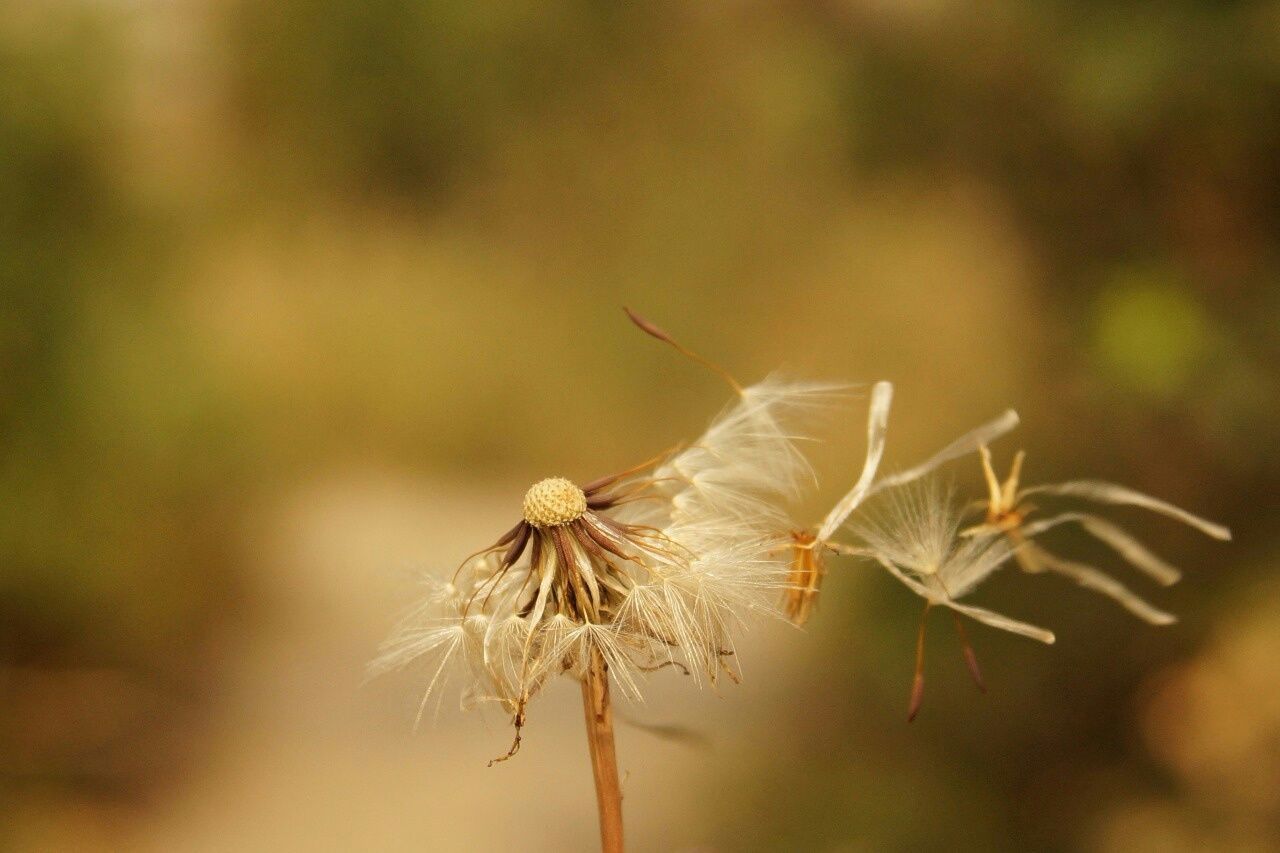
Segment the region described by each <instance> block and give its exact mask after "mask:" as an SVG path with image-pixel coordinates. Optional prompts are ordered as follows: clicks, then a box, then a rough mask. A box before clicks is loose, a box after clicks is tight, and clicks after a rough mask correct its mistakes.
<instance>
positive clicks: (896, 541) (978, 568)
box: [853, 480, 1054, 643]
mask: <svg viewBox="0 0 1280 853" xmlns="http://www.w3.org/2000/svg"><path fill="white" fill-rule="evenodd" d="M961 521H962V512H961V510H960V509H959V508H957V507H956V506H955V505H954V503H953V501H952V500H951V496H950V494H949V493H944V492H943V491H942V489H941V488H940V487H939V486H938V484H937V481H936V480H927V481H925V482H924V483H923V484H915V485H914V486H908V487H906V488H902V489H898V490H895V491H893V492H891V493H890V494H889V495H888V496H887V501H886V503H885V505H884V506H883V507H881V508H880V512H879V513H878V514H873V515H868V516H866V517H862V518H859V519H858V520H857V521H856V522H855V523H854V531H855V532H856V534H857V535H858V537H859V539H860V540H861V547H860V548H858V549H854V550H853V553H857V554H860V555H862V556H867V557H870V558H871V559H873V560H875V561H876V562H877V563H879V564H880V565H881V566H883V567H884V568H885V569H886V570H888V571H889V572H890V573H891V574H892V575H893V576H894V577H896V578H897V579H898V580H900V581H902V583H903V584H904V585H906V586H907V588H908V589H910V590H911V591H912V592H914V593H916V594H917V595H919V596H920V597H922V598H924V599H925V600H926V601H929V602H930V603H932V604H937V605H942V606H944V607H949V608H951V609H952V610H955V611H957V612H959V613H963V614H965V615H966V616H970V617H972V618H973V619H976V620H977V621H979V622H982V623H984V624H986V625H990V626H992V627H993V628H1000V629H1001V630H1005V631H1010V632H1012V633H1015V634H1020V635H1022V636H1024V637H1030V638H1032V639H1035V640H1039V641H1040V642H1043V643H1052V642H1053V641H1054V636H1053V633H1052V632H1050V631H1047V630H1045V629H1044V628H1040V627H1037V626H1035V625H1030V624H1028V623H1025V622H1020V621H1018V620H1016V619H1011V618H1009V617H1008V616H1004V615H1002V614H999V613H995V612H993V611H991V610H987V609H985V608H981V607H974V606H972V605H969V604H965V603H963V602H961V601H960V599H961V598H963V597H964V596H966V595H968V594H969V593H970V592H971V591H973V589H974V588H976V587H977V586H978V585H979V584H981V583H982V582H983V581H984V580H986V579H987V578H988V577H989V576H990V575H991V574H992V572H994V571H995V570H996V569H998V568H999V567H1000V566H1002V565H1004V563H1005V562H1007V561H1008V560H1009V558H1010V557H1012V556H1013V548H1012V547H1011V546H1010V545H1009V544H1008V542H1007V541H1005V540H1004V539H1003V538H1002V537H1000V536H998V535H993V534H982V535H975V536H963V537H962V536H960V535H959V533H960V525H961Z"/></svg>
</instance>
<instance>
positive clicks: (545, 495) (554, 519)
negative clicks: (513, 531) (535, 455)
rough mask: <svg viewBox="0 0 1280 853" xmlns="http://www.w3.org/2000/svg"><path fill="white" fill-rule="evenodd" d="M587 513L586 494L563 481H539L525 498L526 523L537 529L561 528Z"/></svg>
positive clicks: (552, 478)
mask: <svg viewBox="0 0 1280 853" xmlns="http://www.w3.org/2000/svg"><path fill="white" fill-rule="evenodd" d="M586 511H587V495H586V492H584V491H582V489H580V488H578V487H577V486H576V485H574V484H573V483H572V482H571V481H569V480H566V479H565V478H564V477H547V478H546V479H545V480H539V481H538V482H536V483H534V484H533V485H532V486H530V487H529V491H527V492H525V495H524V520H525V521H527V522H529V523H530V524H532V525H533V526H534V527H537V528H544V527H561V526H563V525H566V524H569V523H571V522H574V521H577V520H578V519H579V518H582V515H583V513H585V512H586Z"/></svg>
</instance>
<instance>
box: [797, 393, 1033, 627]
mask: <svg viewBox="0 0 1280 853" xmlns="http://www.w3.org/2000/svg"><path fill="white" fill-rule="evenodd" d="M892 403H893V385H892V384H891V383H889V382H877V383H876V384H875V385H874V386H873V387H872V389H871V399H870V402H869V404H868V406H867V450H866V456H865V458H864V460H863V464H862V472H861V473H860V474H859V476H858V479H857V481H856V482H855V483H854V485H853V488H852V489H850V490H849V492H848V493H847V494H845V496H844V497H842V498H841V499H840V500H839V501H838V502H837V503H836V504H835V506H833V507H832V508H831V511H830V512H829V513H827V515H826V517H825V518H824V519H823V520H822V522H821V523H820V524H819V525H817V527H816V528H813V529H811V530H796V531H793V532H792V533H791V542H790V559H791V570H790V575H789V581H790V583H789V588H788V590H787V592H786V593H785V596H784V601H783V609H784V611H785V613H786V615H787V618H788V619H790V620H791V622H793V623H794V624H796V625H804V624H805V623H806V622H807V621H808V620H809V618H810V616H811V615H812V614H813V609H814V606H815V604H816V600H817V597H818V593H819V592H820V591H821V587H822V582H823V580H824V579H825V577H826V561H825V556H826V555H827V554H828V553H840V552H841V551H842V549H843V546H842V545H840V544H839V543H837V542H835V541H833V539H834V536H835V534H836V533H837V531H839V529H840V528H841V526H842V525H844V524H845V522H846V521H848V519H849V518H850V516H851V515H852V514H853V513H854V512H855V511H856V510H857V509H858V508H859V507H860V506H862V504H863V503H864V502H865V501H866V500H867V499H868V498H870V497H872V496H874V495H876V494H878V493H880V492H882V491H884V490H886V489H891V488H896V487H900V486H906V485H908V484H910V483H913V482H915V481H917V480H919V479H921V478H922V477H925V476H927V475H928V474H930V473H932V472H933V471H935V470H937V469H938V468H939V467H940V466H942V465H944V464H946V463H947V462H949V461H951V460H952V459H956V458H958V457H960V456H963V455H964V454H966V453H972V452H974V451H976V450H977V449H978V447H980V446H981V445H982V444H984V443H985V442H989V441H992V440H994V439H996V438H998V437H999V436H1001V435H1003V434H1005V433H1007V432H1009V431H1010V430H1012V429H1013V428H1014V427H1016V426H1017V425H1018V415H1017V413H1016V412H1014V411H1012V410H1009V411H1006V412H1004V413H1003V414H1002V415H1000V416H999V417H998V418H995V419H994V420H992V421H989V422H987V423H985V424H983V425H981V426H979V427H978V428H976V429H974V430H971V431H970V432H968V433H966V434H964V435H962V436H961V437H960V438H957V439H956V440H955V441H953V442H951V443H950V444H948V445H947V446H946V447H944V448H942V449H941V450H939V451H938V452H937V453H935V454H934V455H933V456H931V457H929V458H928V459H926V460H925V461H924V462H922V463H920V464H919V465H916V466H914V467H913V468H909V469H907V470H906V471H902V472H899V473H896V474H891V475H889V476H886V477H882V478H880V479H877V478H876V474H877V472H878V471H879V467H880V462H881V460H882V459H883V458H884V450H885V444H886V441H887V435H888V425H889V409H890V407H891V405H892Z"/></svg>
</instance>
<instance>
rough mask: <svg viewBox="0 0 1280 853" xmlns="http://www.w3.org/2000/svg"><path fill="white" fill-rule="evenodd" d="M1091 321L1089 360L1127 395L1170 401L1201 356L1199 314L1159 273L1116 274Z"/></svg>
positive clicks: (1203, 341) (1204, 344) (1204, 334)
mask: <svg viewBox="0 0 1280 853" xmlns="http://www.w3.org/2000/svg"><path fill="white" fill-rule="evenodd" d="M1093 315H1094V316H1093V342H1092V349H1093V353H1094V356H1095V358H1096V359H1097V362H1098V364H1099V366H1100V368H1101V370H1102V371H1103V372H1104V373H1105V374H1106V375H1107V376H1108V378H1110V379H1111V380H1112V381H1114V382H1116V383H1118V384H1120V385H1122V386H1124V387H1125V388H1127V389H1129V390H1133V391H1139V392H1141V393H1143V394H1147V395H1151V396H1156V397H1170V396H1173V395H1175V394H1177V393H1178V392H1179V391H1181V390H1183V389H1185V388H1186V387H1187V385H1188V384H1190V383H1191V381H1192V380H1193V378H1194V376H1195V374H1196V373H1197V371H1198V368H1199V366H1200V365H1201V364H1202V363H1203V360H1204V358H1205V356H1206V354H1207V350H1208V344H1209V337H1210V335H1209V322H1208V319H1207V318H1206V317H1205V315H1204V311H1203V309H1202V308H1201V307H1200V305H1198V304H1197V303H1196V301H1195V300H1194V299H1193V298H1192V297H1191V296H1190V294H1188V293H1187V292H1186V291H1185V290H1183V289H1180V288H1179V287H1178V286H1177V285H1176V284H1175V283H1174V282H1172V281H1170V280H1169V279H1168V278H1167V277H1165V276H1162V275H1161V274H1159V273H1152V272H1146V271H1138V272H1135V271H1129V272H1124V273H1121V274H1120V275H1118V276H1117V277H1116V278H1115V280H1114V281H1113V283H1112V285H1111V287H1109V288H1108V289H1107V290H1105V291H1104V292H1103V293H1102V294H1101V296H1100V297H1099V298H1098V300H1097V303H1096V304H1095V306H1094V312H1093Z"/></svg>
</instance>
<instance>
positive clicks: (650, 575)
mask: <svg viewBox="0 0 1280 853" xmlns="http://www.w3.org/2000/svg"><path fill="white" fill-rule="evenodd" d="M830 390H831V386H828V385H823V384H818V383H798V382H790V381H786V380H782V379H778V378H770V379H766V380H765V381H763V382H761V383H759V384H757V385H754V386H751V387H749V388H745V389H741V391H740V393H739V395H738V399H737V400H736V401H735V402H734V403H733V404H732V405H731V406H730V407H729V408H728V409H726V411H724V412H723V413H722V414H721V415H720V416H719V417H717V418H716V419H715V420H714V421H713V423H712V424H711V426H710V428H709V429H708V430H707V431H706V433H705V434H704V435H703V436H702V437H701V438H700V439H699V440H698V441H697V442H695V443H694V444H692V445H690V446H689V447H687V448H685V449H683V450H681V451H679V452H677V453H674V454H673V455H671V456H670V457H669V458H666V459H665V460H664V461H662V462H660V463H659V464H657V465H656V466H655V465H654V464H653V463H652V462H650V463H646V464H644V465H641V466H638V467H637V468H635V469H632V470H629V471H624V472H622V473H620V474H616V475H613V476H609V477H603V478H601V479H599V480H595V481H592V482H589V483H586V484H583V485H581V486H579V485H577V484H575V483H574V482H573V481H571V480H568V479H565V478H563V477H551V478H547V479H544V480H540V481H539V482H537V483H535V484H533V485H532V486H531V487H530V488H529V489H528V491H527V492H526V493H525V496H524V501H523V504H522V517H521V518H520V520H519V521H518V522H517V523H516V524H515V526H513V527H512V528H511V529H510V530H509V531H508V532H507V533H506V534H505V535H503V536H501V537H500V538H499V539H498V540H497V541H496V542H494V543H493V544H492V545H490V546H489V547H487V548H485V549H483V550H481V551H480V552H478V553H476V554H474V555H473V556H471V557H469V558H468V559H467V560H466V561H464V562H463V564H462V566H461V567H460V568H459V569H458V571H457V572H456V573H455V575H454V577H453V580H452V581H451V582H449V583H439V582H437V583H434V584H433V585H432V587H431V594H430V595H428V597H427V600H426V601H425V602H424V604H423V605H422V606H420V607H419V608H417V609H416V610H414V611H413V612H411V613H410V614H409V615H408V616H407V617H406V618H405V619H404V620H403V621H402V622H401V623H400V624H399V626H398V627H397V628H396V630H395V632H394V633H393V635H392V636H391V638H390V639H389V640H388V641H387V642H386V643H385V644H384V645H383V647H382V650H381V654H380V656H379V657H378V658H377V659H376V660H375V661H374V662H373V663H372V664H371V670H372V671H373V672H381V671H384V670H388V669H394V668H397V667H401V666H404V665H406V664H409V663H411V662H415V661H429V663H430V665H429V680H428V682H427V686H426V690H425V692H424V695H423V704H422V705H421V706H420V710H419V713H420V714H421V709H422V708H423V707H425V704H426V702H427V700H428V698H429V697H431V696H433V695H436V694H437V692H438V690H439V688H440V687H441V685H442V682H443V680H444V679H445V678H446V677H447V675H448V673H449V672H450V670H451V669H456V668H461V669H463V670H464V671H466V672H467V673H468V674H469V676H470V678H469V679H468V684H469V688H468V693H469V695H471V696H472V697H473V698H475V699H479V700H482V701H483V700H489V701H495V702H498V703H500V704H501V706H502V707H503V708H505V709H506V710H507V711H508V712H509V713H511V715H512V718H513V722H514V725H515V728H516V736H515V740H514V742H513V744H512V747H511V749H510V751H509V752H508V753H507V755H506V756H503V758H506V757H509V756H510V755H513V754H514V753H515V752H516V750H517V749H518V748H519V745H520V734H521V729H522V727H523V726H524V723H525V714H526V708H527V706H528V704H529V702H530V700H531V699H532V698H533V697H534V696H535V695H536V694H537V693H538V691H539V690H540V689H541V688H542V686H543V685H544V684H545V682H546V681H547V680H548V679H549V678H551V677H553V676H555V675H559V674H566V675H569V676H572V677H575V678H579V679H583V678H585V676H586V673H587V672H588V670H589V669H590V668H591V667H592V666H597V667H600V668H601V669H602V670H603V671H606V672H607V673H608V674H609V675H610V676H611V677H612V681H613V683H614V684H616V685H617V687H618V688H619V689H621V690H622V691H623V692H624V693H625V694H627V695H628V696H630V697H632V698H637V699H638V698H640V682H641V678H642V676H643V674H644V673H646V672H649V671H652V670H655V669H659V668H662V667H665V666H675V667H677V668H679V669H681V670H683V671H685V672H687V673H690V674H692V675H693V676H694V677H695V678H696V679H698V680H699V681H702V680H706V681H712V682H714V681H716V680H717V679H718V678H719V677H720V676H721V675H722V674H727V675H728V676H729V677H731V678H733V679H735V680H736V677H737V675H736V672H735V671H734V668H733V667H732V665H731V663H730V662H729V661H728V660H727V659H728V658H730V657H731V656H732V655H733V653H734V652H733V640H732V636H731V629H732V628H733V626H734V625H735V624H737V623H738V622H739V621H740V620H741V619H742V618H743V617H744V616H745V615H747V613H748V612H751V611H757V610H759V611H770V610H772V609H774V608H773V602H774V601H775V596H776V595H777V592H778V590H779V589H781V588H782V586H783V585H784V584H785V567H784V566H783V564H782V562H781V561H780V560H779V558H778V556H777V554H778V544H779V542H778V539H777V537H776V534H775V533H774V531H776V530H778V529H780V528H781V521H780V519H781V518H782V517H783V516H782V515H781V514H780V513H781V511H780V510H779V509H778V507H779V506H781V505H782V504H783V503H784V501H785V498H786V497H787V496H788V495H789V494H791V493H792V492H794V491H795V490H796V489H797V488H798V486H799V483H800V482H801V480H802V479H803V478H804V477H805V476H806V475H807V474H808V467H807V463H806V462H805V460H804V457H803V456H802V455H801V454H800V453H799V452H798V450H797V448H796V446H795V443H796V441H797V440H798V439H799V438H800V436H799V435H798V434H797V433H796V432H795V430H794V428H793V424H795V423H797V422H801V421H805V420H807V419H808V413H810V412H811V410H812V409H813V407H815V406H819V405H822V404H823V400H824V399H825V398H826V397H827V396H828V395H829V392H830Z"/></svg>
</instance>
